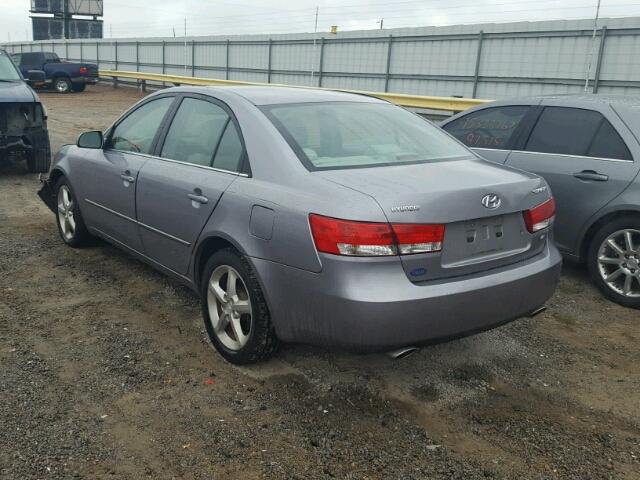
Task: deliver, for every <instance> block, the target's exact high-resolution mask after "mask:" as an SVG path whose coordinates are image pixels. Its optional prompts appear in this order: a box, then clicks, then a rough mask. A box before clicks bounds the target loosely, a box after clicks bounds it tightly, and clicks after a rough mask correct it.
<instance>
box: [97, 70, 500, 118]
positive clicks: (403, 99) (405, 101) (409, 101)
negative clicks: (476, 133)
mask: <svg viewBox="0 0 640 480" xmlns="http://www.w3.org/2000/svg"><path fill="white" fill-rule="evenodd" d="M100 76H101V77H112V78H114V79H118V78H123V79H134V80H144V81H145V82H147V81H148V82H163V83H172V84H174V85H203V86H206V85H219V86H220V85H271V86H281V87H285V86H291V85H282V84H278V83H259V82H243V81H239V80H221V79H217V78H202V77H187V76H181V75H166V74H161V73H147V72H127V71H120V70H100ZM296 88H312V87H303V86H300V87H298V86H296ZM325 90H339V91H341V92H348V93H357V94H360V95H370V96H372V97H378V98H382V99H384V100H387V101H389V102H392V103H395V104H397V105H402V106H403V107H413V108H424V109H427V110H446V111H454V112H461V111H462V110H466V109H467V108H471V107H474V106H476V105H480V104H483V103H486V102H489V101H490V100H479V99H476V98H455V97H431V96H424V95H408V94H405V93H388V92H367V91H362V90H345V89H336V88H332V89H325Z"/></svg>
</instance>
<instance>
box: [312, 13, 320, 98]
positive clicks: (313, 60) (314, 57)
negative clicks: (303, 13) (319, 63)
mask: <svg viewBox="0 0 640 480" xmlns="http://www.w3.org/2000/svg"><path fill="white" fill-rule="evenodd" d="M319 10H320V7H316V22H315V27H314V28H313V55H311V86H313V72H314V70H315V68H316V64H315V59H316V36H317V35H316V34H317V33H318V11H319Z"/></svg>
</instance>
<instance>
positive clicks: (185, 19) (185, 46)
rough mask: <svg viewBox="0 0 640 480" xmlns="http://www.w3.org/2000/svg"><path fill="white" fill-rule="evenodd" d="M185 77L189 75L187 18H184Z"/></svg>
mask: <svg viewBox="0 0 640 480" xmlns="http://www.w3.org/2000/svg"><path fill="white" fill-rule="evenodd" d="M191 61H193V59H192V60H191ZM184 75H185V76H186V75H187V17H184Z"/></svg>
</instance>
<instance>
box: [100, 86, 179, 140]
mask: <svg viewBox="0 0 640 480" xmlns="http://www.w3.org/2000/svg"><path fill="white" fill-rule="evenodd" d="M173 100H174V97H164V98H159V99H157V100H152V101H150V102H148V103H145V104H144V105H142V106H141V107H138V108H137V109H135V110H134V111H133V112H131V113H130V114H129V115H128V116H127V117H125V119H124V120H122V121H121V122H120V123H119V124H118V125H117V126H116V127H115V129H114V130H113V133H112V134H111V139H110V141H109V144H108V145H107V148H113V149H114V150H120V151H123V152H134V153H151V147H152V146H153V139H154V138H155V136H156V133H157V132H158V128H159V127H160V124H161V123H162V120H163V119H164V117H165V115H166V114H167V111H168V110H169V107H171V104H172V103H173Z"/></svg>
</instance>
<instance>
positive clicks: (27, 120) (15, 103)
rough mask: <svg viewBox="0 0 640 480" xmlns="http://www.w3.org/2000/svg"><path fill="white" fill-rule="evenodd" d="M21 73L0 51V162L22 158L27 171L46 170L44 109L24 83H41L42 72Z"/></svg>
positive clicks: (47, 135)
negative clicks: (25, 162)
mask: <svg viewBox="0 0 640 480" xmlns="http://www.w3.org/2000/svg"><path fill="white" fill-rule="evenodd" d="M27 75H28V77H27V78H28V79H27V80H25V78H24V77H23V76H22V74H21V73H20V71H19V70H18V68H17V67H16V66H15V65H14V64H13V62H12V61H11V58H10V57H9V55H8V54H7V53H6V52H4V51H3V50H0V163H4V162H5V161H6V160H8V159H9V157H14V158H19V159H26V161H27V167H28V168H29V171H30V172H34V173H35V172H48V171H49V164H50V163H51V150H50V147H49V133H48V131H47V112H46V110H45V108H44V106H43V105H42V103H41V102H40V99H39V98H38V95H36V93H35V92H34V91H33V90H32V89H31V87H30V86H29V85H28V84H27V82H28V83H30V84H39V83H42V82H44V80H45V76H44V72H42V71H33V70H32V71H29V72H28V73H27Z"/></svg>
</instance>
